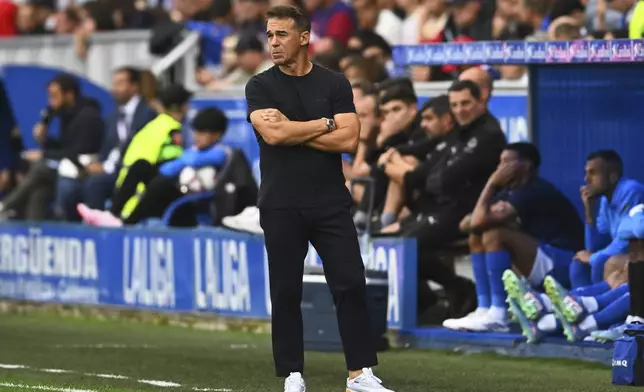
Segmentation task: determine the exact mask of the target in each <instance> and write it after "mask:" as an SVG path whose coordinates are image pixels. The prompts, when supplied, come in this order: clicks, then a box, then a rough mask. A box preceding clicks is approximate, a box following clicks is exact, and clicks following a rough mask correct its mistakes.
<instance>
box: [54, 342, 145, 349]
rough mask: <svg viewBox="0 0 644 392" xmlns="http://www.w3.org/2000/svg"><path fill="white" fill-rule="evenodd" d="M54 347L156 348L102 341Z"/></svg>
mask: <svg viewBox="0 0 644 392" xmlns="http://www.w3.org/2000/svg"><path fill="white" fill-rule="evenodd" d="M54 347H56V348H96V349H104V348H121V349H127V348H131V349H140V348H156V346H151V345H149V344H114V343H104V344H57V345H55V346H54Z"/></svg>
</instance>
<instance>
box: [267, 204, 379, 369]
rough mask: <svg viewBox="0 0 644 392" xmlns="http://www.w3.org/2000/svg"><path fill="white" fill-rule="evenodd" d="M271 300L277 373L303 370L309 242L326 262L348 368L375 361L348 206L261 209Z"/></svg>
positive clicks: (327, 276)
mask: <svg viewBox="0 0 644 392" xmlns="http://www.w3.org/2000/svg"><path fill="white" fill-rule="evenodd" d="M260 223H261V226H262V229H263V230H264V238H265V242H266V251H267V252H268V268H269V276H270V286H271V288H270V291H271V301H272V329H273V335H272V339H273V359H274V361H275V370H276V373H277V376H278V377H287V376H288V375H289V374H290V373H291V372H300V373H303V370H304V343H303V326H302V324H303V322H302V311H301V308H300V306H301V302H302V277H303V274H304V258H305V256H306V253H307V251H308V243H309V241H310V242H311V244H313V246H314V247H315V249H316V250H317V252H318V254H319V255H320V257H321V259H322V262H323V264H324V273H325V276H326V280H327V282H328V284H329V288H330V289H331V294H332V295H333V301H334V303H335V308H336V312H337V318H338V325H339V329H340V337H341V339H342V344H343V346H344V354H345V360H346V365H347V369H348V370H359V369H362V368H363V367H371V366H375V365H377V362H378V358H377V355H376V350H375V347H374V346H373V341H372V338H371V334H370V333H369V331H370V330H371V329H370V325H369V315H368V311H367V302H366V293H365V292H366V287H365V275H364V274H365V270H364V264H363V262H362V257H361V255H360V247H359V245H358V237H357V233H356V229H355V226H354V224H353V220H352V217H351V213H350V211H349V206H348V205H347V206H329V207H323V208H311V209H286V210H272V209H260Z"/></svg>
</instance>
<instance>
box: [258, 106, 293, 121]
mask: <svg viewBox="0 0 644 392" xmlns="http://www.w3.org/2000/svg"><path fill="white" fill-rule="evenodd" d="M261 116H262V120H264V121H268V122H282V121H289V120H288V117H286V116H285V115H284V114H283V113H282V112H280V111H279V110H277V109H264V110H262V111H261Z"/></svg>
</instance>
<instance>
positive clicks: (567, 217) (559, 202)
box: [443, 143, 583, 331]
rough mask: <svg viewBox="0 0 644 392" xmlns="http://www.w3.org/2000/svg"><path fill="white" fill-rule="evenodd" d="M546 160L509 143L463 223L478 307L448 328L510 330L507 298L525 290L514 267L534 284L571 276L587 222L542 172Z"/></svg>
mask: <svg viewBox="0 0 644 392" xmlns="http://www.w3.org/2000/svg"><path fill="white" fill-rule="evenodd" d="M540 162H541V157H540V154H539V151H538V150H537V148H536V147H535V146H534V145H533V144H530V143H513V144H509V145H507V146H506V147H505V149H504V150H503V152H502V153H501V160H500V163H499V166H498V168H497V170H496V171H495V172H494V173H493V174H492V176H490V178H489V180H488V183H487V184H486V186H485V188H484V189H483V191H482V192H481V195H480V196H479V199H478V201H477V203H476V207H475V208H474V211H473V212H472V214H471V215H470V216H468V217H466V218H465V219H464V220H463V222H461V228H462V229H463V230H464V231H467V232H469V233H470V250H471V252H472V267H473V270H474V278H475V280H476V291H477V299H478V308H477V310H476V311H475V312H473V313H472V314H470V315H468V316H466V317H464V318H462V319H450V320H446V321H445V323H444V324H443V325H444V326H445V327H447V328H452V329H459V330H460V329H465V330H473V331H506V330H507V317H506V297H507V296H508V295H509V296H510V298H513V297H514V296H517V295H518V294H519V293H518V292H517V291H518V289H520V288H521V287H520V283H519V282H521V281H520V279H518V278H517V277H516V275H514V273H513V272H512V270H511V269H510V268H511V267H512V266H514V267H515V269H516V270H517V271H518V272H519V273H521V274H522V275H523V276H525V277H526V278H527V282H528V283H529V284H530V285H531V286H533V287H539V286H541V285H542V283H543V280H544V279H545V278H546V276H548V275H553V276H555V277H556V278H557V279H560V281H562V282H566V281H567V280H568V270H569V265H570V261H571V260H572V257H573V256H574V254H575V252H577V251H579V250H580V249H582V248H583V226H582V223H581V220H580V219H579V215H578V214H577V211H576V210H575V208H574V206H573V205H572V203H571V202H570V201H569V200H568V199H567V198H566V197H565V196H564V195H563V194H562V193H561V192H560V191H559V190H558V189H557V188H555V187H554V186H553V185H552V184H551V183H549V182H548V181H546V180H544V179H542V178H540V177H539V176H538V174H537V171H538V168H539V164H540ZM564 284H565V283H564ZM506 289H507V291H508V294H507V295H506Z"/></svg>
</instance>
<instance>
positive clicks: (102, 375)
mask: <svg viewBox="0 0 644 392" xmlns="http://www.w3.org/2000/svg"><path fill="white" fill-rule="evenodd" d="M83 375H84V376H88V377H98V378H111V379H115V380H127V379H129V377H127V376H121V375H118V374H104V373H85V374H83Z"/></svg>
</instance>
